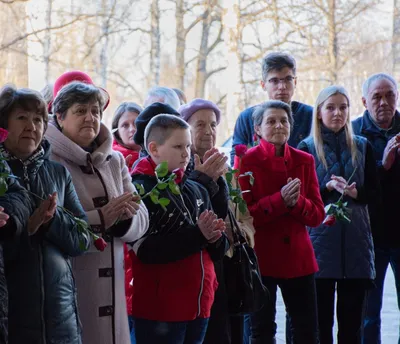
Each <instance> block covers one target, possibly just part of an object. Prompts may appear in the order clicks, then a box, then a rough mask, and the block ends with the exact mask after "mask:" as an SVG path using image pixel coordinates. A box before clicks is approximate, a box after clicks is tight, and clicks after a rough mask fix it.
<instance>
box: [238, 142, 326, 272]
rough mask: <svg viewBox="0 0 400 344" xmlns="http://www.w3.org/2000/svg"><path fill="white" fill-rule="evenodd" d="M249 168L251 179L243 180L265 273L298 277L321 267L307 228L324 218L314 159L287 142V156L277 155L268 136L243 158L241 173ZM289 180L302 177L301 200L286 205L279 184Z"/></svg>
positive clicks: (282, 184)
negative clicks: (252, 183) (252, 181)
mask: <svg viewBox="0 0 400 344" xmlns="http://www.w3.org/2000/svg"><path fill="white" fill-rule="evenodd" d="M248 171H251V172H253V176H254V185H253V186H251V185H250V182H249V181H250V178H249V177H244V178H240V184H241V187H242V190H243V191H244V190H251V192H249V193H244V195H243V196H244V199H245V200H246V202H247V205H248V207H249V210H250V213H251V215H252V216H253V219H254V227H255V230H256V235H255V250H256V253H257V256H258V261H259V265H260V270H261V275H262V276H269V277H275V278H294V277H301V276H306V275H309V274H312V273H314V272H316V271H318V266H317V262H316V259H315V255H314V250H313V246H312V244H311V241H310V238H309V235H308V232H307V229H306V226H309V227H317V226H319V225H320V224H321V222H322V221H323V219H324V216H325V211H324V204H323V202H322V199H321V195H320V193H319V185H318V180H317V175H316V171H315V163H314V158H313V157H312V156H311V155H310V154H308V153H305V152H302V151H299V150H297V149H295V148H292V147H290V146H289V145H287V144H286V145H285V151H284V156H283V157H277V156H275V146H274V145H273V144H271V143H269V142H267V141H265V140H260V144H259V145H258V146H256V147H253V148H251V149H250V150H249V151H248V152H247V153H246V154H245V155H244V156H243V158H242V163H241V166H240V173H241V174H243V173H245V172H248ZM288 178H292V179H295V178H299V179H300V180H301V191H300V198H299V200H298V202H297V204H296V205H295V206H294V207H293V208H291V209H290V208H287V207H286V205H285V203H284V202H283V199H282V196H281V192H280V190H281V188H282V187H283V186H284V185H285V184H287V180H288Z"/></svg>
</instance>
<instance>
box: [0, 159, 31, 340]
mask: <svg viewBox="0 0 400 344" xmlns="http://www.w3.org/2000/svg"><path fill="white" fill-rule="evenodd" d="M7 167H8V166H7ZM0 170H1V172H9V169H8V170H7V171H5V170H3V166H0ZM7 184H8V190H7V193H6V194H5V195H3V196H1V197H0V207H2V208H4V212H5V213H6V214H8V215H9V219H8V221H7V224H6V225H5V226H3V227H1V228H0V344H6V343H8V339H7V338H8V293H7V282H6V277H5V275H4V261H3V246H2V243H3V242H4V241H6V240H18V238H19V236H20V234H21V232H22V230H23V229H24V227H25V225H26V222H27V221H28V218H29V216H30V214H31V211H32V210H33V203H31V202H29V201H28V202H27V197H28V194H27V193H26V191H24V189H23V188H22V187H21V186H20V185H19V184H18V182H17V181H15V179H8V180H7ZM28 200H29V198H28Z"/></svg>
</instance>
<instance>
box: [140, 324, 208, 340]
mask: <svg viewBox="0 0 400 344" xmlns="http://www.w3.org/2000/svg"><path fill="white" fill-rule="evenodd" d="M207 323H208V319H201V318H197V319H195V320H192V321H182V322H161V321H152V320H146V319H140V318H135V336H136V343H137V344H150V343H151V344H153V343H154V344H156V343H157V344H202V343H203V340H204V336H205V334H206V330H207Z"/></svg>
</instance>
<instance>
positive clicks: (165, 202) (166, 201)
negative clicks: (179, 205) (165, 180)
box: [158, 197, 171, 207]
mask: <svg viewBox="0 0 400 344" xmlns="http://www.w3.org/2000/svg"><path fill="white" fill-rule="evenodd" d="M158 203H159V204H160V205H161V206H162V207H166V206H167V205H168V204H170V203H171V201H170V200H169V199H168V198H164V197H163V198H160V199H159V200H158Z"/></svg>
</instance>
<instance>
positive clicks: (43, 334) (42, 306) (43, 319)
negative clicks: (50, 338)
mask: <svg viewBox="0 0 400 344" xmlns="http://www.w3.org/2000/svg"><path fill="white" fill-rule="evenodd" d="M42 250H43V244H42V243H40V247H39V262H40V264H39V265H40V290H41V294H42V298H41V304H40V317H41V321H42V340H43V342H42V344H46V319H45V314H44V312H45V310H44V308H45V307H44V304H45V299H46V296H45V290H44V271H43V252H42Z"/></svg>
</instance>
